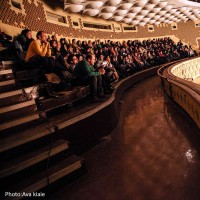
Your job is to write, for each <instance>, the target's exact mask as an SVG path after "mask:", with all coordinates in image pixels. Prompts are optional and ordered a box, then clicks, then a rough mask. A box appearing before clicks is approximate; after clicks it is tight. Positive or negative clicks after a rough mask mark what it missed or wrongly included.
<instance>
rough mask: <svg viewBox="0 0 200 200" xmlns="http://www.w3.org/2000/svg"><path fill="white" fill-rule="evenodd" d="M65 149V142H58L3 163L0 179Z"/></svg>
mask: <svg viewBox="0 0 200 200" xmlns="http://www.w3.org/2000/svg"><path fill="white" fill-rule="evenodd" d="M67 149H68V143H67V142H66V141H65V140H58V141H56V142H55V143H54V144H53V145H52V147H51V146H50V145H48V146H46V147H43V148H41V149H37V150H34V151H33V152H28V153H25V154H23V156H21V157H18V158H13V159H9V160H8V161H4V162H3V163H1V166H0V178H3V177H6V176H9V175H11V174H14V173H17V172H19V171H21V170H23V169H26V168H28V167H30V166H32V165H34V164H36V163H39V162H41V161H43V160H45V159H47V158H49V157H51V156H54V155H56V154H58V153H60V152H62V151H65V150H67Z"/></svg>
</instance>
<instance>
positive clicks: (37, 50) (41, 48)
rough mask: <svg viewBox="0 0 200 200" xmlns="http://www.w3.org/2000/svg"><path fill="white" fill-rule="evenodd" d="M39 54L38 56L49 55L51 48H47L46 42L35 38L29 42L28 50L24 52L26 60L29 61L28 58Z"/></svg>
mask: <svg viewBox="0 0 200 200" xmlns="http://www.w3.org/2000/svg"><path fill="white" fill-rule="evenodd" d="M36 55H39V56H42V57H43V56H51V49H50V48H48V46H47V44H42V43H41V41H40V40H38V39H36V40H34V41H32V42H31V44H30V45H29V48H28V51H27V53H26V58H25V60H26V61H29V59H30V58H32V57H34V56H36Z"/></svg>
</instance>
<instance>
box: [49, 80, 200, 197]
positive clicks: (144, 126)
mask: <svg viewBox="0 0 200 200" xmlns="http://www.w3.org/2000/svg"><path fill="white" fill-rule="evenodd" d="M160 85H161V84H160V80H159V78H158V77H153V78H150V79H147V80H146V81H144V82H142V83H139V84H137V85H136V86H134V87H133V88H132V89H130V90H129V91H128V92H127V94H126V95H125V98H124V99H123V100H122V103H123V104H122V110H121V115H120V122H119V124H118V126H117V127H116V129H115V130H114V131H113V132H112V133H111V135H109V136H107V137H105V138H103V139H102V140H101V141H100V144H99V145H97V146H96V147H95V148H93V149H92V150H91V151H89V152H87V153H86V154H84V155H83V157H84V158H85V160H86V165H87V168H88V173H87V174H85V175H84V176H82V177H81V178H79V179H77V180H76V181H74V182H73V183H71V184H70V185H68V186H66V187H64V188H61V189H60V190H59V191H57V192H56V193H54V194H52V198H51V199H59V200H62V199H63V200H157V199H159V200H160V199H162V200H197V199H198V200H199V199H200V134H199V129H197V127H196V126H195V125H194V123H193V121H192V120H191V119H190V118H189V117H188V116H187V114H186V113H184V112H183V111H182V110H181V109H180V108H179V107H178V106H177V105H175V104H174V103H172V102H171V101H170V100H169V99H168V98H167V97H164V94H163V92H162V88H161V86H160Z"/></svg>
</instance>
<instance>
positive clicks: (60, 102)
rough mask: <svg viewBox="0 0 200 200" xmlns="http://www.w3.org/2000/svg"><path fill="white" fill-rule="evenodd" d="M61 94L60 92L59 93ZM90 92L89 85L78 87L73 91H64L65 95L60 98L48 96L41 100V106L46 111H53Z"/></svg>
mask: <svg viewBox="0 0 200 200" xmlns="http://www.w3.org/2000/svg"><path fill="white" fill-rule="evenodd" d="M60 93H62V92H60ZM58 94H59V93H58ZM88 94H89V87H88V86H84V87H76V88H74V89H73V90H71V91H64V92H63V96H61V97H59V98H48V99H43V100H41V101H40V105H41V108H42V109H43V110H44V111H45V112H48V111H51V110H54V109H56V108H59V107H61V106H65V105H67V104H69V103H72V102H74V101H76V100H78V99H81V98H83V97H85V96H86V95H88Z"/></svg>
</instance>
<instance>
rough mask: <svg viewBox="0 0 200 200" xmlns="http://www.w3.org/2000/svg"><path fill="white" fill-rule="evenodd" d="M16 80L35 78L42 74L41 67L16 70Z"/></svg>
mask: <svg viewBox="0 0 200 200" xmlns="http://www.w3.org/2000/svg"><path fill="white" fill-rule="evenodd" d="M15 76H16V79H17V80H27V79H37V78H39V77H41V76H44V74H43V73H42V71H41V69H34V70H24V71H19V72H16V74H15Z"/></svg>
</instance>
